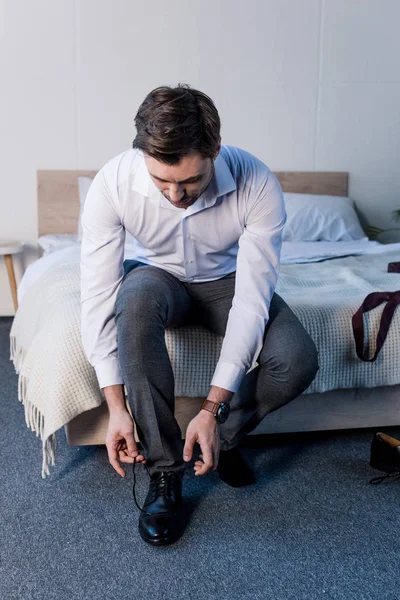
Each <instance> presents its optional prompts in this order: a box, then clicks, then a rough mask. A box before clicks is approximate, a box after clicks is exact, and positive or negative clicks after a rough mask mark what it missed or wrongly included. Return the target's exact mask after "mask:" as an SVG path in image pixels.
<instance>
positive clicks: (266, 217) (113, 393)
mask: <svg viewBox="0 0 400 600" xmlns="http://www.w3.org/2000/svg"><path fill="white" fill-rule="evenodd" d="M135 124H136V130H137V135H136V138H135V140H134V142H133V148H132V149H131V150H128V151H126V152H123V153H122V154H120V155H118V156H117V157H115V158H113V159H112V160H110V161H109V162H108V163H107V164H106V165H105V166H104V167H103V168H102V169H101V170H100V171H99V172H98V174H97V175H96V177H95V178H94V180H93V183H92V185H91V187H90V190H89V192H88V195H87V198H86V202H85V206H84V212H83V217H82V228H83V241H82V254H81V291H82V343H83V347H84V350H85V353H86V355H87V357H88V360H89V362H90V363H91V364H92V365H93V367H94V369H95V372H96V376H97V378H98V381H99V386H100V388H101V389H102V390H103V391H104V394H105V397H106V400H107V405H108V408H109V417H110V418H109V426H108V432H107V437H106V445H107V451H108V456H109V461H110V463H111V465H112V466H113V467H114V469H115V470H116V471H117V473H119V474H120V475H121V476H122V477H124V476H125V471H124V469H123V468H122V466H121V464H120V463H133V468H134V467H135V464H136V463H140V462H141V463H143V464H145V465H146V468H147V470H148V473H149V475H150V483H149V491H148V494H147V497H146V500H145V503H144V505H143V508H141V509H140V516H139V532H140V535H141V537H142V538H143V540H145V541H146V542H148V543H150V544H154V545H162V544H171V543H173V542H174V541H176V540H177V539H178V538H179V537H180V536H181V535H182V533H183V530H184V519H183V518H182V508H183V507H182V479H183V473H184V470H185V466H186V462H188V461H190V460H192V459H193V458H194V452H195V449H196V448H195V444H196V443H197V444H198V445H199V447H200V450H201V454H200V455H199V459H198V460H196V461H195V462H194V466H193V468H194V472H195V475H199V476H202V475H204V474H206V473H208V472H209V471H212V470H218V473H219V476H220V477H221V479H222V480H223V481H224V482H226V483H227V484H229V485H231V486H234V487H238V486H242V485H248V484H250V483H252V482H254V474H253V472H252V471H251V469H250V468H249V467H248V465H247V464H246V462H245V461H244V459H243V458H242V456H241V454H240V451H239V448H238V442H239V440H240V439H241V438H242V437H243V436H245V435H246V434H248V433H249V432H250V431H252V430H253V429H254V428H255V427H256V426H257V425H258V424H259V423H260V421H262V419H263V418H264V417H265V415H266V414H268V413H270V412H272V411H273V410H276V409H277V408H279V407H280V406H283V405H284V404H286V403H287V402H289V401H291V400H293V399H294V398H296V397H297V396H299V395H300V394H301V393H302V392H303V391H304V390H306V389H307V388H308V387H309V385H310V384H311V382H312V380H313V379H314V377H315V375H316V373H317V370H318V368H319V367H318V357H317V351H316V347H315V345H314V342H313V341H312V339H311V338H310V336H309V334H308V333H307V332H306V330H305V329H304V327H303V326H302V324H301V323H300V321H299V320H298V318H297V317H296V316H295V315H294V313H293V312H292V311H291V309H290V308H289V306H288V305H287V304H286V303H285V302H284V301H283V299H282V298H281V297H280V296H279V295H278V294H276V293H275V292H274V290H275V286H276V283H277V278H278V272H279V259H280V251H281V245H282V230H283V227H284V225H285V222H286V212H285V207H284V200H283V195H282V190H281V187H280V185H279V182H278V180H277V178H276V177H275V176H274V175H273V173H272V172H271V171H270V169H269V168H268V167H267V166H266V165H265V164H263V163H262V162H261V161H260V160H259V159H257V158H256V157H254V156H252V155H251V154H250V153H248V152H245V151H244V150H241V149H239V148H236V147H233V146H223V145H221V137H220V119H219V115H218V112H217V109H216V108H215V106H214V104H213V102H212V100H211V99H210V98H209V97H208V96H207V95H205V94H204V93H202V92H200V91H198V90H195V89H192V88H190V86H188V85H178V86H177V87H175V88H172V87H160V88H157V89H155V90H153V91H152V92H150V93H149V94H148V96H147V97H146V98H145V100H144V102H143V103H142V105H141V106H140V108H139V110H138V113H137V115H136V118H135ZM126 231H127V232H129V234H131V236H133V244H134V246H133V247H134V252H133V258H132V259H130V260H125V261H124V244H125V235H126ZM194 323H197V324H201V325H203V326H205V327H206V328H208V329H210V330H212V331H214V332H215V333H217V334H219V335H220V336H222V337H223V343H222V348H221V354H220V358H219V361H218V363H217V365H216V368H215V372H214V376H213V379H212V381H211V383H210V392H209V394H208V396H207V400H206V401H205V402H204V403H203V405H202V407H201V409H200V411H199V413H198V414H197V415H196V416H195V417H194V419H192V421H191V422H190V423H189V425H188V427H187V431H186V440H185V442H184V443H183V441H182V433H181V431H180V428H179V425H178V423H177V421H176V420H175V417H174V376H173V371H172V367H171V362H170V359H169V355H168V352H167V348H166V345H165V329H166V328H171V327H181V326H183V325H188V324H194ZM124 384H125V386H126V390H127V394H128V402H129V407H130V408H131V411H132V415H133V418H134V420H135V423H136V427H137V431H138V435H139V438H140V442H141V445H142V447H143V449H144V452H141V451H139V449H138V445H137V444H136V442H135V440H134V435H133V431H134V430H133V421H132V418H131V416H130V414H129V412H128V410H127V407H126V403H125V398H124V387H123V386H124ZM135 501H136V497H135ZM139 508H140V507H139Z"/></svg>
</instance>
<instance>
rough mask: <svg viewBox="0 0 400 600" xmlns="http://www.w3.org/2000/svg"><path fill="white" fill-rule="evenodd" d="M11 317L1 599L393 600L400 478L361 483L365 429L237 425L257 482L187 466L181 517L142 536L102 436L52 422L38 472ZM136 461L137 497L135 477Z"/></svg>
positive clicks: (0, 493) (397, 588)
mask: <svg viewBox="0 0 400 600" xmlns="http://www.w3.org/2000/svg"><path fill="white" fill-rule="evenodd" d="M11 323H12V318H7V317H3V318H1V319H0V396H1V397H0V401H1V412H0V415H1V439H0V452H1V454H0V458H1V487H0V502H1V544H0V552H1V580H0V597H1V599H2V600H11V599H12V600H14V599H15V600H27V599H32V600H33V599H35V600H36V599H37V600H50V599H57V600H59V599H64V598H65V599H74V600H75V599H85V600H92V599H93V600H95V599H96V600H103V599H107V600H112V599H117V598H118V599H120V598H124V599H128V598H129V599H131V598H132V599H135V600H150V599H151V600H161V599H163V600H164V599H175V598H176V599H190V600H195V599H200V598H201V599H202V600H204V599H209V598H215V599H218V600H225V599H230V600H232V599H233V600H236V599H239V598H245V599H250V598H251V599H260V600H269V599H271V600H303V599H304V600H313V599H318V600H320V599H326V600H328V599H335V600H338V599H343V600H352V599H354V600H369V599H371V600H372V599H374V600H375V599H378V598H379V600H386V599H387V600H389V599H390V600H398V599H399V597H400V566H399V558H400V553H399V530H400V527H399V524H400V519H399V505H400V482H396V481H391V482H390V483H383V484H381V485H377V486H374V485H370V484H369V483H368V481H369V479H370V478H371V477H374V476H376V475H379V472H377V471H375V470H373V469H371V467H369V465H368V459H369V448H370V442H371V439H372V435H373V430H358V431H342V432H325V433H314V434H294V435H293V434H292V435H284V436H283V435H281V436H257V437H256V436H253V437H252V436H250V437H248V438H246V440H243V441H242V442H241V446H242V448H243V455H244V456H245V458H246V460H247V461H248V463H249V464H250V465H251V466H252V468H253V469H254V471H255V473H256V476H257V483H256V484H255V485H251V486H248V487H246V488H239V489H235V488H231V487H229V486H228V485H226V484H225V483H224V482H222V481H221V480H220V479H219V478H218V474H217V473H216V472H212V473H209V474H207V475H206V476H203V477H195V475H194V472H193V468H192V467H190V468H189V467H188V469H187V472H186V475H185V478H184V485H183V494H184V499H185V502H186V505H187V507H188V510H189V511H190V520H189V524H188V526H187V528H186V530H185V533H184V535H183V536H182V537H181V538H180V540H179V541H178V542H177V543H175V544H174V545H172V546H164V547H160V548H153V547H151V546H149V545H148V544H146V543H145V542H143V541H142V539H141V538H140V536H139V533H138V531H137V522H138V516H139V511H138V509H137V508H136V506H135V504H134V502H133V497H132V483H133V475H132V472H131V471H130V470H128V476H127V478H126V479H122V478H121V477H120V476H119V475H117V474H116V472H115V471H114V470H113V469H112V467H111V466H110V465H109V463H108V458H107V452H106V448H105V446H96V447H92V446H90V447H81V448H73V447H69V446H68V444H67V443H66V439H65V434H64V432H63V430H61V431H60V432H59V433H58V434H57V439H58V447H57V455H56V466H55V467H52V468H51V469H52V470H51V475H50V476H49V477H48V478H47V479H45V480H43V479H42V478H41V474H40V473H41V442H40V439H39V438H37V437H36V435H35V434H34V433H33V432H31V431H30V430H29V429H28V428H27V427H26V425H25V420H24V412H23V406H22V404H20V403H19V402H18V396H17V383H18V376H17V374H16V373H15V370H14V366H13V364H12V362H11V361H10V360H9V331H10V327H11ZM267 418H268V417H267ZM385 431H388V432H389V433H391V435H394V436H395V437H398V438H400V427H399V428H386V429H385ZM137 471H138V477H137V480H138V482H137V497H138V501H139V503H140V505H142V503H143V501H144V498H145V495H146V493H147V489H148V475H147V472H146V471H145V469H144V467H143V465H138V467H137Z"/></svg>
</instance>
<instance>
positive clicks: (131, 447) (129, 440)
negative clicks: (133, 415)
mask: <svg viewBox="0 0 400 600" xmlns="http://www.w3.org/2000/svg"><path fill="white" fill-rule="evenodd" d="M125 440H126V445H127V447H128V454H129V456H135V455H136V456H137V455H138V454H139V450H138V448H137V444H136V441H135V438H134V437H133V434H130V435H126V436H125Z"/></svg>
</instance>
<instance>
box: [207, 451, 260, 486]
mask: <svg viewBox="0 0 400 600" xmlns="http://www.w3.org/2000/svg"><path fill="white" fill-rule="evenodd" d="M217 471H218V474H219V476H220V478H221V479H222V481H225V483H227V484H228V485H231V486H232V487H242V486H244V485H250V484H251V483H255V481H256V479H255V477H254V473H253V471H252V470H251V469H250V467H249V466H248V464H247V463H246V462H245V460H244V458H243V457H242V455H241V454H240V450H239V448H238V447H237V446H235V447H234V448H231V450H220V452H219V461H218V467H217Z"/></svg>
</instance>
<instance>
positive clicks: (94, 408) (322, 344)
mask: <svg viewBox="0 0 400 600" xmlns="http://www.w3.org/2000/svg"><path fill="white" fill-rule="evenodd" d="M95 173H96V172H95V171H38V219H39V232H38V233H39V240H42V241H47V242H48V245H47V246H46V245H43V244H42V248H45V251H44V252H43V251H41V256H40V258H39V259H38V260H37V261H35V262H34V263H32V264H31V265H29V267H28V268H27V270H26V271H25V273H24V275H23V277H22V279H21V281H20V283H19V285H18V290H17V293H18V301H19V309H18V311H17V314H16V316H15V319H14V322H13V325H12V329H11V333H10V348H11V353H10V359H11V360H13V362H14V366H15V369H16V371H17V373H18V374H19V386H18V397H19V400H20V402H22V403H23V404H24V408H25V420H26V424H27V426H28V427H30V428H31V429H32V431H35V432H36V435H37V436H38V437H40V438H41V440H42V446H43V462H42V477H45V476H46V475H48V474H49V473H50V471H49V465H50V464H52V465H54V464H55V449H56V432H57V430H58V429H60V428H61V427H64V428H65V432H66V436H67V441H68V443H69V444H70V445H71V446H82V445H93V444H94V445H97V444H104V443H105V436H106V431H107V424H108V409H107V404H106V402H105V397H104V394H103V392H102V391H101V390H100V388H99V386H98V382H97V379H96V376H95V371H94V369H93V367H92V366H91V365H89V363H88V361H87V360H86V357H84V356H83V350H82V347H81V343H80V336H79V258H80V241H79V236H78V235H77V230H78V220H79V214H80V206H81V203H80V198H79V186H78V181H79V182H81V181H83V180H84V179H85V178H86V179H90V178H92V177H94V175H95ZM275 174H276V176H277V177H278V179H279V181H280V183H281V186H282V190H283V192H284V193H285V194H289V195H290V194H293V195H294V196H295V195H296V194H301V195H307V194H308V195H314V196H316V197H317V196H321V197H326V199H327V200H326V201H328V199H330V200H331V199H334V198H336V199H339V198H340V197H343V198H344V197H347V192H348V174H347V173H335V172H275ZM337 201H338V200H337ZM129 251H130V247H129V243H128V244H126V246H125V258H129V257H130V254H129ZM399 258H400V244H387V245H383V244H379V243H378V242H372V241H371V240H369V239H368V237H367V236H365V237H363V238H362V239H358V240H350V241H338V242H323V241H308V242H296V241H292V242H284V243H283V246H282V255H281V270H280V275H279V280H278V285H277V287H276V291H277V293H279V294H280V295H281V296H282V297H283V298H284V299H285V300H286V302H288V304H289V305H290V306H291V308H292V310H293V311H294V312H295V313H296V314H297V316H298V317H299V319H300V320H301V321H302V323H303V325H304V326H305V327H306V329H307V331H309V333H310V334H311V335H312V337H313V339H314V341H315V343H316V345H317V349H318V351H319V354H320V367H321V368H320V371H319V373H318V375H317V377H316V378H315V380H314V381H313V383H312V384H311V386H310V387H309V388H308V389H307V390H306V391H305V392H304V393H303V394H302V395H301V396H299V397H298V398H296V399H295V400H294V401H292V402H290V403H289V404H288V405H286V406H283V407H282V408H280V409H279V410H277V411H275V412H273V413H271V414H270V415H267V416H266V417H265V419H264V420H263V421H262V423H260V424H259V425H258V427H257V428H256V429H255V430H254V431H253V432H251V434H250V435H258V434H270V433H285V432H299V431H316V430H332V429H347V428H360V427H384V426H391V425H399V423H400V343H399V342H400V314H399V313H400V309H399V310H397V311H396V313H395V315H394V318H393V321H392V325H391V327H390V330H389V334H388V336H387V339H386V342H385V344H384V347H383V348H382V350H381V352H380V354H379V356H378V358H377V360H376V361H375V362H372V363H371V362H364V361H361V360H360V359H359V358H358V357H357V356H356V353H355V344H354V340H353V339H352V330H351V316H352V314H354V312H355V310H356V309H357V308H358V307H359V306H360V305H361V303H362V301H363V299H364V298H365V296H366V295H367V294H368V293H369V292H370V291H377V290H382V291H383V290H388V291H394V290H397V289H400V274H396V273H388V272H387V265H388V263H389V262H392V261H394V260H399ZM382 308H383V307H381V308H377V309H375V310H374V311H371V312H370V313H369V314H368V317H367V328H366V330H367V331H368V336H369V338H370V339H371V340H375V337H376V332H377V329H378V327H379V319H380V314H381V311H382ZM166 342H167V348H168V351H169V354H170V358H171V363H172V366H173V370H174V375H175V397H176V406H175V414H176V418H177V420H178V422H179V425H180V427H181V430H182V435H183V436H184V435H185V431H186V427H187V424H188V423H189V421H190V420H191V419H192V418H193V417H194V416H195V414H196V413H197V412H198V410H199V407H200V405H201V403H202V401H203V399H204V397H205V395H206V394H207V393H208V389H209V381H210V380H211V377H212V373H213V368H214V367H215V364H216V362H217V359H218V352H219V349H220V347H221V344H222V338H221V337H220V336H216V335H215V334H213V333H212V332H209V331H207V330H205V329H203V328H201V327H187V328H180V330H169V331H168V330H167V332H166ZM204 346H205V347H206V349H207V356H208V359H207V360H206V361H205V363H206V364H204V365H202V369H201V380H200V379H199V380H198V381H197V383H196V384H193V383H191V384H190V385H189V384H188V381H189V380H190V378H191V377H192V375H193V374H188V373H184V370H183V369H182V367H181V365H182V362H183V361H182V360H181V357H182V356H184V355H185V356H186V355H187V353H188V352H192V353H195V352H196V351H197V350H198V349H199V347H201V348H203V347H204ZM373 348H374V344H373V343H372V346H370V348H369V350H370V354H371V355H372V350H373ZM203 355H204V352H203ZM193 356H195V355H193ZM199 377H200V376H199ZM128 410H129V406H128ZM135 437H136V439H137V440H139V438H138V435H137V432H136V428H135Z"/></svg>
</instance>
